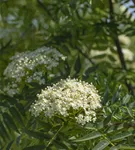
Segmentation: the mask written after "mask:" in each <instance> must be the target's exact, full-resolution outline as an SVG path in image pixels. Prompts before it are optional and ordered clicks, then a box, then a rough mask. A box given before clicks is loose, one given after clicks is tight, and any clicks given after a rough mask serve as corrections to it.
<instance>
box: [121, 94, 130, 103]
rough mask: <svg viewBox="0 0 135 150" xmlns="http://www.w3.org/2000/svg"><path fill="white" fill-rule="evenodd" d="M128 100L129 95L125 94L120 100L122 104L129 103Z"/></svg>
mask: <svg viewBox="0 0 135 150" xmlns="http://www.w3.org/2000/svg"><path fill="white" fill-rule="evenodd" d="M130 98H131V95H129V94H126V95H125V96H124V97H123V99H122V102H123V104H127V103H128V102H129V100H130Z"/></svg>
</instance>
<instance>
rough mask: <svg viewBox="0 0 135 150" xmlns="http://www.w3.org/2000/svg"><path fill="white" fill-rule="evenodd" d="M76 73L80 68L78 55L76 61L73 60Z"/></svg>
mask: <svg viewBox="0 0 135 150" xmlns="http://www.w3.org/2000/svg"><path fill="white" fill-rule="evenodd" d="M74 69H75V71H76V73H77V74H78V73H79V72H80V70H81V60H80V56H79V55H78V57H77V59H76V62H75V67H74Z"/></svg>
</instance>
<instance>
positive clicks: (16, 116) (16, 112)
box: [9, 107, 24, 126]
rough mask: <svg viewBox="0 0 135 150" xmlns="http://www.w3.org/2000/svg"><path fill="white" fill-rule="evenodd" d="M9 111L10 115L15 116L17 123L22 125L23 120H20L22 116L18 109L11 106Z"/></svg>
mask: <svg viewBox="0 0 135 150" xmlns="http://www.w3.org/2000/svg"><path fill="white" fill-rule="evenodd" d="M9 111H10V113H11V114H12V117H13V118H15V119H16V120H17V121H18V123H19V124H21V125H22V126H24V123H23V120H22V116H21V114H20V113H19V111H18V110H17V109H16V108H15V107H11V108H10V110H9Z"/></svg>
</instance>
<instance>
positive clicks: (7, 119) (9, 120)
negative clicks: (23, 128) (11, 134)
mask: <svg viewBox="0 0 135 150" xmlns="http://www.w3.org/2000/svg"><path fill="white" fill-rule="evenodd" d="M3 120H4V121H5V124H6V123H7V124H8V125H10V127H11V128H12V129H14V130H15V131H16V132H18V133H19V130H18V128H17V126H16V124H15V123H14V121H13V119H12V118H11V116H10V115H9V114H8V113H4V114H3Z"/></svg>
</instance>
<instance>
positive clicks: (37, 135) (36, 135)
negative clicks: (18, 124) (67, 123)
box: [24, 129, 51, 140]
mask: <svg viewBox="0 0 135 150" xmlns="http://www.w3.org/2000/svg"><path fill="white" fill-rule="evenodd" d="M24 132H25V133H26V134H28V135H29V136H31V137H34V138H36V139H40V140H45V139H50V138H51V137H50V135H49V134H44V133H43V132H39V131H32V130H27V129H25V130H24Z"/></svg>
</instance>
